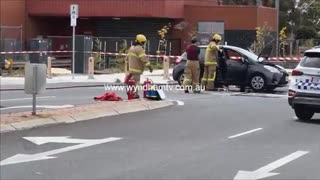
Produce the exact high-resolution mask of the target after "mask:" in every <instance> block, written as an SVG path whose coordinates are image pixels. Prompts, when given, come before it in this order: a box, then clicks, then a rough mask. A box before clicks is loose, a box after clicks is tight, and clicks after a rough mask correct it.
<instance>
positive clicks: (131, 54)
mask: <svg viewBox="0 0 320 180" xmlns="http://www.w3.org/2000/svg"><path fill="white" fill-rule="evenodd" d="M127 55H128V56H134V57H138V56H137V55H136V54H135V53H128V54H127Z"/></svg>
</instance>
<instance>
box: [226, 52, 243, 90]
mask: <svg viewBox="0 0 320 180" xmlns="http://www.w3.org/2000/svg"><path fill="white" fill-rule="evenodd" d="M225 58H226V64H227V77H226V79H227V82H228V83H233V84H243V83H245V81H246V75H247V70H248V65H247V64H246V63H244V62H243V61H242V58H243V56H242V55H241V54H240V53H238V52H236V51H234V50H232V49H225Z"/></svg>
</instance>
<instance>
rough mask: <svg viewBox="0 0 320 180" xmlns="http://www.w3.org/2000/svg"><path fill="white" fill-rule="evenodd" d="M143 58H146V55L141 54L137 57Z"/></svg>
mask: <svg viewBox="0 0 320 180" xmlns="http://www.w3.org/2000/svg"><path fill="white" fill-rule="evenodd" d="M144 56H146V53H141V54H139V55H138V57H140V58H141V57H144Z"/></svg>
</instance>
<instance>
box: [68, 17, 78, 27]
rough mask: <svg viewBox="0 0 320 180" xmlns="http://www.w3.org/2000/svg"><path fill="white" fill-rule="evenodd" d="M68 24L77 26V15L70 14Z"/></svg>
mask: <svg viewBox="0 0 320 180" xmlns="http://www.w3.org/2000/svg"><path fill="white" fill-rule="evenodd" d="M70 25H71V26H77V16H76V15H71V21H70Z"/></svg>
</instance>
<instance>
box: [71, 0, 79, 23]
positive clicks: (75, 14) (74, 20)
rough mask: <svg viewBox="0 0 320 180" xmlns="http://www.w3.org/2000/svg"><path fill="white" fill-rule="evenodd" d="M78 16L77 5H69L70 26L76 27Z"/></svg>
mask: <svg viewBox="0 0 320 180" xmlns="http://www.w3.org/2000/svg"><path fill="white" fill-rule="evenodd" d="M78 16H79V6H78V5H77V4H71V5H70V25H71V26H73V27H74V26H77V18H78Z"/></svg>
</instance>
